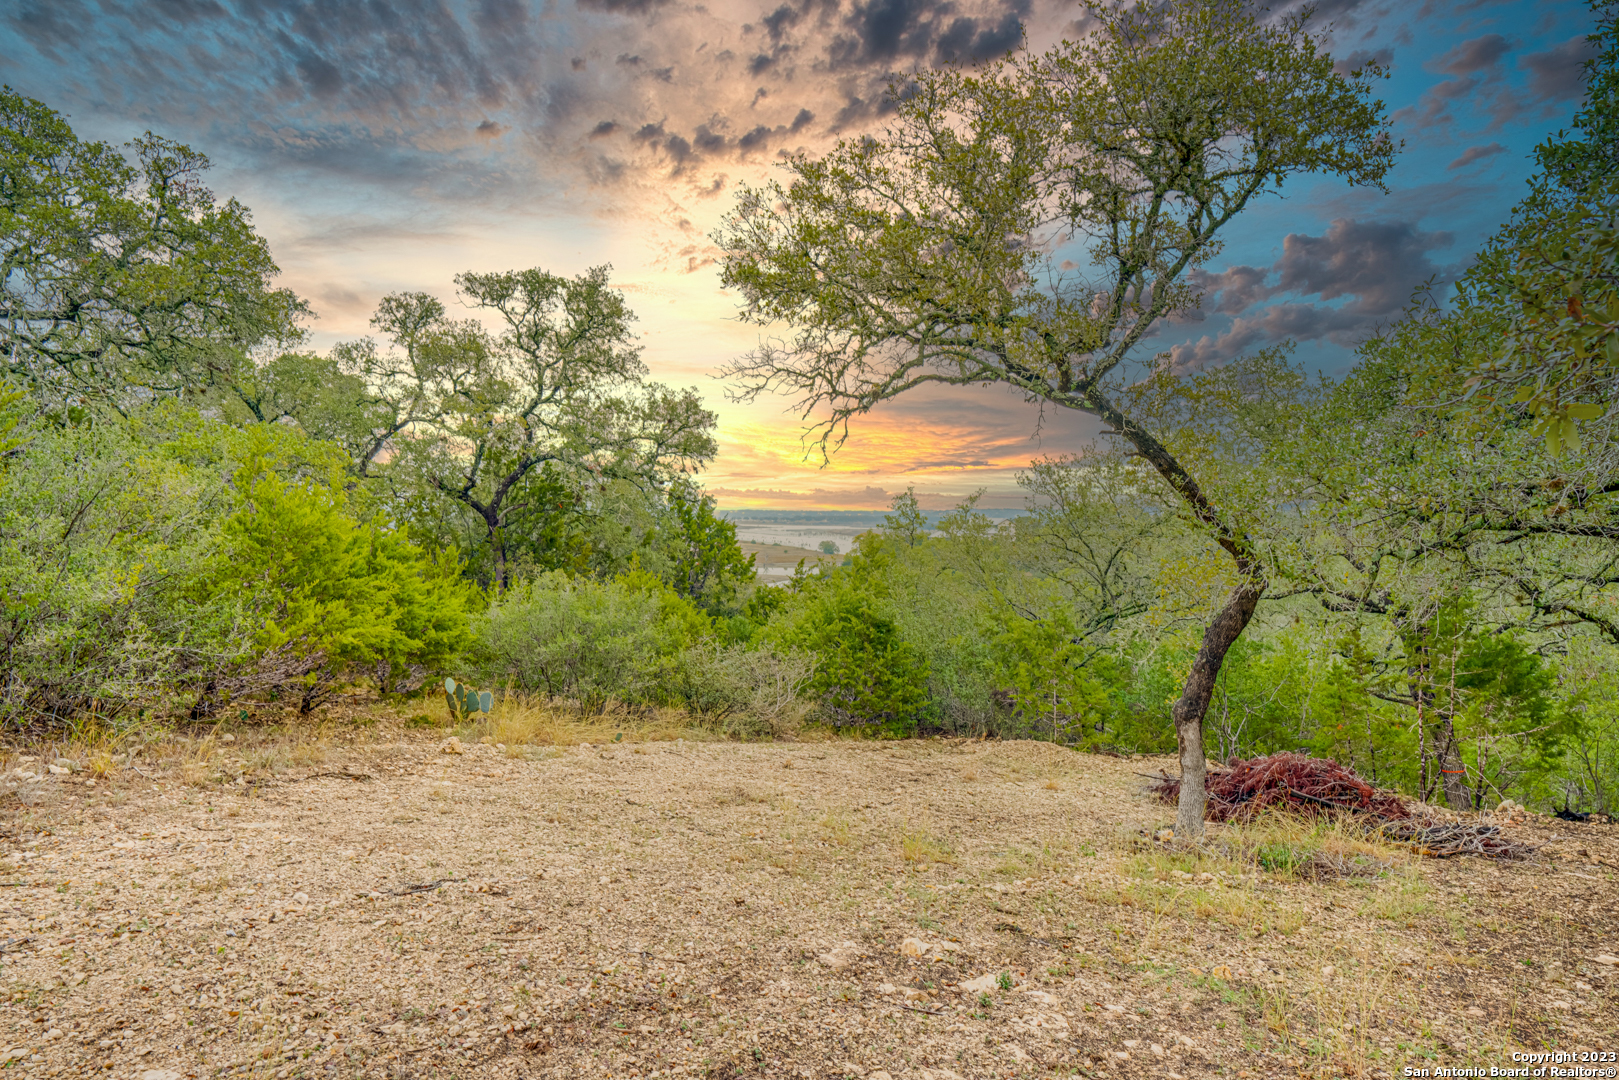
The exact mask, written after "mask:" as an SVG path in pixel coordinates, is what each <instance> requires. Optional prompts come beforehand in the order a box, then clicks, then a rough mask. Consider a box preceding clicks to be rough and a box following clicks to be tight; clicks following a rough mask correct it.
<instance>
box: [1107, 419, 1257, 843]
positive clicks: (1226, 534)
mask: <svg viewBox="0 0 1619 1080" xmlns="http://www.w3.org/2000/svg"><path fill="white" fill-rule="evenodd" d="M1082 407H1083V408H1084V409H1085V410H1086V411H1088V412H1090V413H1091V414H1092V415H1094V416H1097V417H1099V418H1101V419H1102V420H1105V421H1106V422H1107V423H1109V424H1111V425H1113V429H1112V434H1114V435H1119V436H1122V437H1123V438H1125V439H1126V440H1128V441H1129V442H1130V444H1131V445H1132V446H1134V447H1135V451H1136V453H1138V454H1139V455H1141V457H1142V458H1143V459H1145V460H1146V462H1147V464H1149V465H1151V466H1152V468H1153V469H1154V470H1155V471H1156V472H1157V473H1158V475H1159V476H1161V477H1163V479H1164V481H1165V482H1166V483H1167V484H1168V485H1169V486H1170V488H1171V489H1172V490H1173V491H1174V492H1175V494H1176V495H1177V496H1179V497H1180V499H1181V501H1182V502H1183V503H1184V504H1185V505H1186V507H1187V509H1188V510H1190V511H1191V512H1192V516H1193V517H1195V518H1197V520H1198V521H1199V522H1201V523H1202V524H1203V525H1204V526H1205V527H1206V528H1208V529H1209V530H1210V531H1211V533H1212V535H1213V538H1214V541H1215V542H1216V543H1217V544H1219V545H1220V546H1221V547H1222V548H1224V549H1225V550H1226V552H1227V553H1229V554H1230V556H1231V558H1232V559H1233V560H1234V561H1235V562H1236V564H1237V574H1238V581H1237V586H1236V588H1234V589H1232V590H1231V595H1230V596H1228V597H1226V602H1225V606H1224V607H1222V608H1221V609H1220V612H1219V614H1218V615H1216V616H1215V617H1214V621H1213V622H1211V623H1209V625H1208V626H1207V627H1205V628H1204V630H1203V644H1202V645H1201V646H1199V647H1198V650H1197V657H1196V659H1194V660H1193V661H1192V670H1191V672H1190V673H1189V674H1188V675H1187V676H1186V683H1185V685H1184V686H1182V688H1181V696H1180V700H1179V701H1177V702H1175V708H1174V710H1173V712H1172V714H1171V715H1172V716H1173V717H1174V720H1175V739H1176V741H1177V742H1178V743H1179V744H1180V758H1181V789H1180V803H1179V806H1178V807H1177V808H1176V812H1175V837H1176V839H1195V838H1197V837H1199V836H1202V835H1203V814H1204V812H1205V811H1206V810H1207V808H1208V791H1207V787H1206V785H1205V779H1206V776H1205V773H1206V771H1207V770H1206V768H1205V766H1204V757H1203V716H1204V714H1205V713H1206V712H1208V708H1209V701H1210V700H1211V699H1212V698H1213V697H1214V685H1215V683H1216V681H1218V679H1219V678H1220V665H1221V664H1223V663H1225V656H1226V653H1227V652H1229V651H1231V646H1232V645H1233V644H1234V643H1235V642H1236V640H1237V638H1239V637H1241V636H1242V631H1243V629H1244V628H1246V627H1247V625H1248V621H1249V620H1250V619H1252V618H1253V617H1254V609H1255V608H1256V607H1258V606H1259V598H1260V597H1261V596H1263V595H1264V593H1265V588H1266V586H1267V582H1266V580H1265V571H1264V564H1263V563H1262V562H1261V561H1260V558H1259V555H1258V553H1257V552H1255V551H1254V549H1253V546H1252V544H1251V543H1250V541H1249V540H1248V538H1247V537H1246V536H1245V535H1243V534H1242V532H1241V531H1240V530H1236V529H1234V528H1232V527H1231V525H1230V524H1229V523H1228V522H1226V521H1225V520H1224V518H1223V515H1222V514H1221V513H1220V511H1219V509H1218V508H1216V507H1215V505H1214V503H1212V502H1211V501H1210V500H1209V498H1208V496H1207V495H1205V494H1204V493H1203V489H1202V487H1201V486H1200V485H1199V484H1198V482H1197V480H1196V479H1195V478H1194V477H1193V476H1192V474H1191V473H1189V472H1187V471H1186V467H1185V466H1184V465H1182V464H1181V463H1180V462H1179V461H1178V460H1176V458H1175V455H1174V454H1172V453H1170V451H1169V448H1168V447H1166V446H1165V445H1164V444H1163V443H1161V442H1159V441H1158V440H1157V439H1156V438H1154V437H1153V435H1152V433H1151V432H1149V431H1148V430H1147V429H1146V428H1144V427H1142V426H1141V425H1140V424H1139V423H1137V422H1136V421H1135V420H1132V419H1131V418H1130V417H1128V416H1126V415H1124V413H1123V412H1121V411H1120V410H1119V408H1118V406H1116V405H1114V404H1113V403H1112V402H1110V401H1108V400H1107V399H1106V398H1105V397H1103V396H1102V395H1101V394H1100V393H1097V392H1095V391H1094V390H1093V391H1092V392H1091V393H1090V396H1089V398H1088V399H1087V400H1086V402H1085V404H1084V405H1083V406H1082Z"/></svg>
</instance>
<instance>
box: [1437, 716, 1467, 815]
mask: <svg viewBox="0 0 1619 1080" xmlns="http://www.w3.org/2000/svg"><path fill="white" fill-rule="evenodd" d="M1443 734H1444V743H1443V745H1442V747H1441V749H1440V750H1439V752H1438V753H1437V754H1436V755H1435V757H1437V758H1438V759H1439V776H1440V779H1441V780H1442V781H1443V782H1444V783H1443V788H1444V792H1445V805H1446V806H1448V807H1450V808H1451V809H1452V810H1466V809H1468V808H1469V807H1470V806H1471V805H1472V802H1473V800H1472V798H1471V797H1470V796H1469V795H1468V793H1467V769H1466V767H1465V766H1464V765H1463V764H1462V755H1461V751H1460V750H1459V749H1458V748H1457V745H1456V721H1455V719H1454V718H1453V717H1449V716H1447V717H1445V723H1444V727H1443Z"/></svg>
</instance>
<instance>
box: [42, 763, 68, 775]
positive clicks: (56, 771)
mask: <svg viewBox="0 0 1619 1080" xmlns="http://www.w3.org/2000/svg"><path fill="white" fill-rule="evenodd" d="M45 768H47V769H49V770H50V773H51V775H52V776H66V775H67V774H68V773H70V772H72V771H73V770H72V769H64V768H63V767H62V766H60V765H47V766H45Z"/></svg>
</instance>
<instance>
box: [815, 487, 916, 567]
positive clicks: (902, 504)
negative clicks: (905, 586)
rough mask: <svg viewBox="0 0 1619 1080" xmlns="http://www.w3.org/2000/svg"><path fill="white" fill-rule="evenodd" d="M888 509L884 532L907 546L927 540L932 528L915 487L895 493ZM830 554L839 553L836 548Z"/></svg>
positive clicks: (884, 518) (885, 515)
mask: <svg viewBox="0 0 1619 1080" xmlns="http://www.w3.org/2000/svg"><path fill="white" fill-rule="evenodd" d="M888 509H889V512H888V513H887V514H884V515H883V532H884V534H886V535H887V536H889V537H891V538H892V539H894V540H896V541H898V542H899V543H902V544H904V545H905V546H906V547H916V546H917V545H919V544H922V543H924V542H926V540H927V538H928V536H929V535H930V534H931V532H932V528H931V527H930V526H929V525H928V516H927V515H926V514H924V513H923V512H922V507H921V506H920V505H918V504H917V501H916V489H915V488H914V487H908V488H906V489H905V490H904V491H902V492H900V493H899V494H898V495H895V496H894V498H893V500H892V501H890V503H889V505H888ZM829 554H833V555H835V554H837V551H836V549H834V550H833V551H831V552H829Z"/></svg>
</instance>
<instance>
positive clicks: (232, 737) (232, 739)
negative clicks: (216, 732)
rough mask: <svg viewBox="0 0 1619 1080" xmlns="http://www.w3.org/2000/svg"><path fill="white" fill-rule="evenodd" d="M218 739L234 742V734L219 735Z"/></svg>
mask: <svg viewBox="0 0 1619 1080" xmlns="http://www.w3.org/2000/svg"><path fill="white" fill-rule="evenodd" d="M219 741H220V742H235V741H236V736H234V735H221V736H220V737H219Z"/></svg>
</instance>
